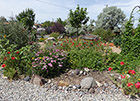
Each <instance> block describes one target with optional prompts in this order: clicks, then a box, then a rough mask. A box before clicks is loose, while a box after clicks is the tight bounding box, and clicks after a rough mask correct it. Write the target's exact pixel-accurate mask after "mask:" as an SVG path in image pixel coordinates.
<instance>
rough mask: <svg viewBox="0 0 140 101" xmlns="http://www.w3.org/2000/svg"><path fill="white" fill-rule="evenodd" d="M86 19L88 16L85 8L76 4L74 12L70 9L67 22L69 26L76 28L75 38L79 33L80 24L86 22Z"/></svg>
mask: <svg viewBox="0 0 140 101" xmlns="http://www.w3.org/2000/svg"><path fill="white" fill-rule="evenodd" d="M88 20H89V17H87V8H85V9H84V8H80V7H79V5H78V6H77V8H76V10H75V11H74V12H73V11H72V10H70V13H69V18H68V22H69V23H70V25H71V26H73V27H74V28H76V34H77V35H76V36H77V38H78V34H79V29H78V28H81V26H82V24H86V23H87V21H88Z"/></svg>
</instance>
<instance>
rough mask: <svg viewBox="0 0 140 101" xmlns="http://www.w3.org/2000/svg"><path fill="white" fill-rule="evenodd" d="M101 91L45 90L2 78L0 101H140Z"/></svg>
mask: <svg viewBox="0 0 140 101" xmlns="http://www.w3.org/2000/svg"><path fill="white" fill-rule="evenodd" d="M111 88H112V89H110V88H108V89H106V90H107V92H106V91H103V90H101V89H97V90H100V93H94V94H89V93H85V92H82V91H71V92H69V91H66V90H63V89H62V90H60V89H55V90H54V87H50V88H47V87H46V88H44V87H40V86H37V85H33V84H31V83H29V82H27V81H23V80H17V81H12V82H9V81H8V80H6V79H3V78H0V101H140V100H138V99H129V98H128V97H126V96H124V95H123V94H122V93H121V92H120V91H119V90H118V89H117V88H116V87H111Z"/></svg>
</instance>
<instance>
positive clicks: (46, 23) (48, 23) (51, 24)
mask: <svg viewBox="0 0 140 101" xmlns="http://www.w3.org/2000/svg"><path fill="white" fill-rule="evenodd" d="M53 25H54V22H52V21H45V22H44V23H42V26H43V27H44V28H47V27H51V26H53Z"/></svg>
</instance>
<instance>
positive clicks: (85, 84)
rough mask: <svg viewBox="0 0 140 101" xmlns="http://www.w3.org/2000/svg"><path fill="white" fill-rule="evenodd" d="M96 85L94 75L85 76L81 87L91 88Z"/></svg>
mask: <svg viewBox="0 0 140 101" xmlns="http://www.w3.org/2000/svg"><path fill="white" fill-rule="evenodd" d="M96 85H97V84H96V81H95V80H94V78H93V77H85V78H83V79H82V80H81V82H80V86H81V88H84V89H90V88H93V87H95V86H96Z"/></svg>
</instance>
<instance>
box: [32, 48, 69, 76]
mask: <svg viewBox="0 0 140 101" xmlns="http://www.w3.org/2000/svg"><path fill="white" fill-rule="evenodd" d="M66 57H67V53H66V52H64V51H62V50H59V49H56V50H47V51H45V52H43V51H38V52H37V53H36V54H35V57H34V59H33V60H34V61H33V62H32V66H33V71H34V73H35V74H38V75H40V76H43V77H53V76H56V75H57V74H59V73H62V72H63V71H64V70H65V69H66V66H67V58H66Z"/></svg>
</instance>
